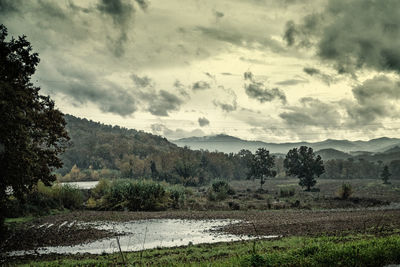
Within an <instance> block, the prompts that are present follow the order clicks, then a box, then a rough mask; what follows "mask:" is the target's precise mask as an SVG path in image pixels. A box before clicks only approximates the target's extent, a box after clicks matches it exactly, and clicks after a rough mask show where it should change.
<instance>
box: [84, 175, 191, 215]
mask: <svg viewBox="0 0 400 267" xmlns="http://www.w3.org/2000/svg"><path fill="white" fill-rule="evenodd" d="M185 193H186V191H185V188H184V187H183V186H177V185H176V186H169V185H165V184H161V183H158V182H155V181H152V180H130V179H118V180H115V181H112V182H110V181H108V180H101V181H100V182H99V183H98V184H97V186H96V187H95V188H94V189H92V191H91V197H90V198H89V200H88V202H87V206H88V207H89V208H92V209H100V210H131V211H159V210H166V209H168V208H175V209H178V208H180V207H182V206H183V205H184V201H185Z"/></svg>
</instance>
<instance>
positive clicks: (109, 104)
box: [42, 64, 137, 116]
mask: <svg viewBox="0 0 400 267" xmlns="http://www.w3.org/2000/svg"><path fill="white" fill-rule="evenodd" d="M62 65H64V64H62ZM57 70H58V72H59V74H61V77H62V78H60V79H59V80H56V81H52V80H42V82H43V84H44V85H45V86H46V87H47V88H48V90H51V91H54V92H56V93H61V94H63V95H66V96H68V97H69V98H70V99H72V100H73V102H71V104H73V105H75V106H76V105H77V104H86V103H88V102H91V103H93V104H95V105H96V106H97V107H98V108H99V109H100V110H102V111H104V112H109V113H114V114H118V115H121V116H128V115H131V114H133V113H134V112H135V111H136V110H137V97H136V95H135V94H134V93H133V91H131V90H127V89H125V88H122V87H120V86H119V85H117V84H115V83H113V82H110V81H107V80H103V79H101V78H98V77H97V75H96V73H93V72H90V71H87V70H85V71H82V70H80V69H74V68H69V66H67V64H65V65H64V66H63V67H60V68H58V69H57ZM59 81H61V82H59Z"/></svg>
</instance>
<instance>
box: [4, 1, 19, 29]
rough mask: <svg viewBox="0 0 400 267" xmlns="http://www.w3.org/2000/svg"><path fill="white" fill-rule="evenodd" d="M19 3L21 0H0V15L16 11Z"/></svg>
mask: <svg viewBox="0 0 400 267" xmlns="http://www.w3.org/2000/svg"><path fill="white" fill-rule="evenodd" d="M21 4H22V2H21V0H0V15H9V14H12V13H16V12H18V7H19V6H20V5H21ZM3 23H4V22H3ZM6 26H7V25H6Z"/></svg>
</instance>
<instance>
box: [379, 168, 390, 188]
mask: <svg viewBox="0 0 400 267" xmlns="http://www.w3.org/2000/svg"><path fill="white" fill-rule="evenodd" d="M390 176H392V174H391V173H390V172H389V167H388V166H387V165H385V167H383V170H382V173H381V178H382V180H383V183H384V184H389V178H390Z"/></svg>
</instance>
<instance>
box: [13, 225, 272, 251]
mask: <svg viewBox="0 0 400 267" xmlns="http://www.w3.org/2000/svg"><path fill="white" fill-rule="evenodd" d="M238 222H240V221H239V220H178V219H162V220H161V219H154V220H141V221H131V222H97V223H80V225H84V226H91V227H93V228H96V229H100V230H109V231H113V232H116V233H118V234H120V236H119V242H120V245H121V249H122V251H139V250H143V249H151V248H157V247H160V248H161V247H164V248H165V247H176V246H183V245H189V244H201V243H217V242H232V241H239V240H249V239H253V238H255V237H254V236H237V235H231V234H226V233H223V232H220V231H217V230H218V229H220V228H221V227H223V226H226V225H228V224H235V223H238ZM274 237H277V236H263V237H262V238H274ZM118 251H119V249H118V246H117V240H116V237H112V238H105V239H101V240H97V241H94V242H90V243H86V244H81V245H75V246H60V247H42V248H38V249H36V250H29V251H12V252H9V253H7V256H21V255H27V254H50V253H58V254H76V253H90V254H101V253H114V252H118Z"/></svg>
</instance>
